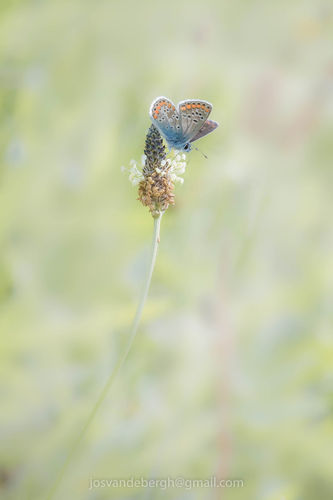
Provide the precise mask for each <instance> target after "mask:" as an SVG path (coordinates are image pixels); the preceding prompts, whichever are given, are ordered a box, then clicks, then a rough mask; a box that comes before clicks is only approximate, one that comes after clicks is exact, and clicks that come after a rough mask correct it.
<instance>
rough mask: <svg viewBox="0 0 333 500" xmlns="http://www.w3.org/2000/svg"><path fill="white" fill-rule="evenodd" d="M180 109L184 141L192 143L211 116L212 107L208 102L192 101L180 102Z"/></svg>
mask: <svg viewBox="0 0 333 500" xmlns="http://www.w3.org/2000/svg"><path fill="white" fill-rule="evenodd" d="M178 108H179V114H180V119H181V127H182V133H183V137H184V141H185V142H192V141H193V140H194V139H193V138H194V137H196V136H197V135H198V133H199V131H200V130H201V128H202V126H203V125H204V123H205V122H206V120H207V118H208V116H209V115H210V112H211V110H212V105H211V104H210V103H209V102H207V101H200V100H199V99H195V100H194V99H193V100H192V99H191V100H186V101H180V103H179V104H178ZM204 135H205V134H204ZM198 139H199V137H198Z"/></svg>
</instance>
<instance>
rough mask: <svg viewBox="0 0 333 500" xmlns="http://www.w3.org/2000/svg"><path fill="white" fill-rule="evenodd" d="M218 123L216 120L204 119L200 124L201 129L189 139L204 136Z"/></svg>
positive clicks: (192, 140) (195, 139)
mask: <svg viewBox="0 0 333 500" xmlns="http://www.w3.org/2000/svg"><path fill="white" fill-rule="evenodd" d="M218 126H219V124H218V123H217V122H214V121H213V120H206V121H205V123H204V124H203V125H202V127H201V129H200V130H199V132H198V133H197V134H196V135H195V136H194V137H193V139H191V140H190V142H194V141H197V140H198V139H200V138H201V137H204V136H205V135H207V134H210V133H211V132H213V131H214V130H215V129H216V128H217V127H218Z"/></svg>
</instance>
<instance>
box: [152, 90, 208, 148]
mask: <svg viewBox="0 0 333 500" xmlns="http://www.w3.org/2000/svg"><path fill="white" fill-rule="evenodd" d="M211 110H212V105H211V104H210V103H209V102H207V101H203V100H200V99H188V100H185V101H180V102H179V104H178V105H177V107H176V106H175V105H174V104H173V103H172V102H171V101H170V100H169V99H167V98H166V97H158V98H157V99H155V100H154V101H153V103H152V105H151V107H150V112H149V114H150V118H151V121H152V122H153V124H154V125H155V126H156V127H157V128H158V130H159V131H160V133H161V134H162V136H163V137H164V139H165V140H166V142H167V144H168V146H169V148H170V149H171V148H174V149H177V150H179V151H190V150H191V143H192V142H194V141H196V140H197V139H200V138H201V137H203V136H205V135H207V134H209V133H210V132H213V130H215V129H216V127H218V123H217V122H214V121H213V120H207V118H208V116H209V115H210V112H211Z"/></svg>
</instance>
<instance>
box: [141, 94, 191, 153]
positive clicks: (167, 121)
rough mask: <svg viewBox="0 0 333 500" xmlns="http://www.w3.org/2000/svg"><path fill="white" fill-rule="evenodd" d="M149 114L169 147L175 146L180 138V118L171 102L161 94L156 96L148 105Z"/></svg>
mask: <svg viewBox="0 0 333 500" xmlns="http://www.w3.org/2000/svg"><path fill="white" fill-rule="evenodd" d="M149 115H150V118H151V121H152V122H153V124H154V125H155V127H157V128H158V130H159V131H160V132H161V134H162V135H163V137H164V138H165V140H166V141H167V143H168V144H169V146H170V147H175V145H176V144H178V143H179V141H181V140H182V134H183V133H182V126H181V118H180V115H179V112H178V110H177V109H176V107H175V105H174V104H173V102H171V101H170V100H169V99H167V98H166V97H163V96H162V97H157V99H155V100H154V101H153V103H152V105H151V107H150V111H149Z"/></svg>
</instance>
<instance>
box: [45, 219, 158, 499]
mask: <svg viewBox="0 0 333 500" xmlns="http://www.w3.org/2000/svg"><path fill="white" fill-rule="evenodd" d="M162 215H163V214H162V212H161V213H160V214H159V215H158V216H157V217H156V218H154V233H153V241H152V247H151V256H150V263H149V269H148V272H147V276H146V279H145V282H144V286H143V289H142V293H141V296H140V301H139V304H138V307H137V310H136V313H135V317H134V320H133V323H132V327H131V330H130V334H129V339H128V343H127V345H126V348H125V350H124V352H123V354H122V355H121V356H120V358H119V360H118V362H117V364H116V366H115V367H114V369H113V371H112V373H111V374H110V376H109V378H108V379H107V381H106V383H105V385H104V388H103V390H102V392H101V393H100V395H99V397H98V399H97V401H96V403H95V405H94V407H93V409H92V410H91V412H90V414H89V416H88V418H87V420H86V422H85V424H84V426H83V428H82V429H81V432H80V433H79V435H78V436H77V438H76V440H75V441H74V443H73V445H72V447H71V449H70V451H69V453H68V456H67V458H66V460H65V462H64V464H63V465H62V467H61V469H60V471H59V474H58V476H57V478H56V480H55V482H54V484H53V485H52V487H51V489H50V491H49V493H48V495H47V497H46V500H51V499H52V498H54V495H55V494H56V492H57V489H58V487H59V485H60V483H61V481H62V479H63V477H64V475H65V473H66V471H67V468H68V466H69V464H70V462H71V460H72V458H73V457H74V455H75V453H76V452H77V450H78V448H79V446H80V444H81V441H82V440H83V438H84V436H85V435H86V433H87V430H88V429H89V427H90V426H91V424H92V422H93V420H94V418H95V415H96V413H97V412H98V410H99V408H100V407H101V406H102V404H103V402H104V400H105V398H106V397H107V395H108V393H109V391H110V389H111V387H112V385H113V383H114V381H115V379H116V377H117V374H118V372H119V371H120V369H121V367H122V366H123V364H124V363H125V361H126V358H127V356H128V354H129V352H130V350H131V347H132V345H133V342H134V339H135V337H136V334H137V331H138V326H139V323H140V319H141V316H142V312H143V308H144V305H145V302H146V299H147V295H148V291H149V287H150V282H151V277H152V275H153V271H154V267H155V262H156V256H157V249H158V244H159V242H160V226H161V219H162Z"/></svg>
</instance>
